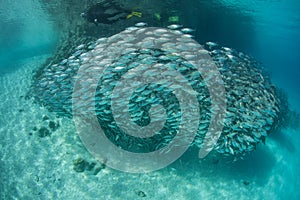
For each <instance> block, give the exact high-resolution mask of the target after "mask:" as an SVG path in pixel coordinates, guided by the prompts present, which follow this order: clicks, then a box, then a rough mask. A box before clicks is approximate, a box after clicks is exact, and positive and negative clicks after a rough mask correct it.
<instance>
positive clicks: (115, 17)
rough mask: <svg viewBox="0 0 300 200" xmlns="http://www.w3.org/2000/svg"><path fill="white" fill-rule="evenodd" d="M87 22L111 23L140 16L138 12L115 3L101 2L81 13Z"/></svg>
mask: <svg viewBox="0 0 300 200" xmlns="http://www.w3.org/2000/svg"><path fill="white" fill-rule="evenodd" d="M81 16H82V17H84V18H85V19H86V20H87V21H88V22H92V23H94V24H96V25H97V24H99V23H102V24H112V23H114V22H117V21H119V20H122V19H129V18H131V17H133V16H136V17H141V16H142V13H140V12H131V11H128V10H126V9H124V8H121V7H120V6H119V5H117V4H116V3H112V2H102V3H97V4H95V5H93V6H91V7H90V8H89V9H88V10H87V11H86V12H84V13H81Z"/></svg>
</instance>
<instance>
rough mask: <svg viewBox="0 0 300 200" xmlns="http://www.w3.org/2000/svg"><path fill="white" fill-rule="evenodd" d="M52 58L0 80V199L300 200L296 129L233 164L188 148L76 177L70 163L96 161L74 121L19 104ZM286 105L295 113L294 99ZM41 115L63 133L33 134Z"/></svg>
mask: <svg viewBox="0 0 300 200" xmlns="http://www.w3.org/2000/svg"><path fill="white" fill-rule="evenodd" d="M9 2H12V1H9ZM23 10H24V11H26V9H23ZM35 26H36V27H35V29H34V30H38V29H39V27H37V24H35ZM31 45H32V44H31ZM49 56H51V55H48V54H43V55H40V56H35V57H32V56H30V57H27V58H24V59H19V60H18V61H16V62H15V63H14V65H16V66H15V67H14V69H15V70H12V71H11V72H9V73H5V74H1V76H0V102H1V104H0V199H5V200H6V199H22V200H23V199H64V200H66V199H87V200H89V199H91V200H92V199H100V200H102V199H103V200H104V199H105V200H109V199H113V200H117V199H122V200H124V199H129V200H131V199H153V200H156V199H160V200H164V199H173V200H175V199H176V200H181V199H182V200H188V199H251V200H252V199H272V200H276V199H289V200H293V199H295V200H297V199H300V192H299V190H298V188H300V179H299V177H300V170H299V166H300V156H299V155H300V154H299V153H300V137H299V130H282V131H281V132H279V133H274V134H272V135H271V136H270V137H269V138H268V139H267V141H266V145H262V144H260V145H259V146H258V149H257V150H256V151H254V152H253V153H251V154H250V155H248V156H247V157H245V158H244V160H240V161H237V162H235V163H228V162H226V161H222V160H221V161H219V162H218V163H216V162H215V160H214V158H213V157H212V156H208V157H207V158H206V159H204V160H199V159H198V158H197V149H193V150H190V151H188V152H187V153H186V154H185V155H184V156H183V157H182V158H181V159H180V160H178V161H176V162H175V163H173V164H172V165H170V166H168V167H167V168H164V169H162V170H159V171H155V172H151V173H147V174H129V173H124V172H119V171H116V170H113V169H109V168H108V167H106V168H105V169H102V170H101V171H100V172H99V173H97V175H94V174H93V172H89V171H84V172H82V173H78V172H76V171H74V170H73V161H74V160H75V159H77V158H79V157H80V158H83V159H85V160H87V161H88V162H93V161H95V160H94V159H93V157H92V156H91V155H90V154H89V153H88V152H87V151H86V149H85V148H84V147H83V145H82V143H81V141H80V139H79V137H78V135H77V134H76V130H75V126H74V124H73V121H72V120H71V119H68V118H56V117H55V114H54V113H49V112H48V110H46V109H45V108H44V107H42V106H40V105H38V104H36V103H33V100H32V99H25V98H24V96H25V95H26V92H27V91H28V88H29V86H30V84H31V80H32V75H33V71H34V70H35V69H37V68H39V67H40V66H41V65H42V64H43V63H44V62H45V59H46V58H47V57H49ZM276 81H277V82H278V81H279V80H278V79H277V80H276ZM287 92H288V93H290V94H291V95H293V94H295V91H287ZM291 103H292V107H293V108H296V109H298V111H300V108H299V103H298V102H297V99H293V101H291ZM45 115H47V116H48V117H50V119H49V120H52V121H55V122H58V123H59V124H60V127H59V128H58V129H57V130H56V131H54V132H52V134H51V135H50V136H47V137H44V138H41V137H39V136H38V135H37V133H36V132H34V131H32V129H33V128H34V127H37V128H40V127H42V126H47V123H48V121H43V119H42V118H43V116H45ZM30 133H32V135H30ZM99 165H100V164H99V163H98V164H97V165H96V167H99ZM245 182H247V183H249V184H248V185H245V184H244V183H245ZM139 191H142V192H144V194H145V195H146V196H145V197H141V196H139V195H138V192H139Z"/></svg>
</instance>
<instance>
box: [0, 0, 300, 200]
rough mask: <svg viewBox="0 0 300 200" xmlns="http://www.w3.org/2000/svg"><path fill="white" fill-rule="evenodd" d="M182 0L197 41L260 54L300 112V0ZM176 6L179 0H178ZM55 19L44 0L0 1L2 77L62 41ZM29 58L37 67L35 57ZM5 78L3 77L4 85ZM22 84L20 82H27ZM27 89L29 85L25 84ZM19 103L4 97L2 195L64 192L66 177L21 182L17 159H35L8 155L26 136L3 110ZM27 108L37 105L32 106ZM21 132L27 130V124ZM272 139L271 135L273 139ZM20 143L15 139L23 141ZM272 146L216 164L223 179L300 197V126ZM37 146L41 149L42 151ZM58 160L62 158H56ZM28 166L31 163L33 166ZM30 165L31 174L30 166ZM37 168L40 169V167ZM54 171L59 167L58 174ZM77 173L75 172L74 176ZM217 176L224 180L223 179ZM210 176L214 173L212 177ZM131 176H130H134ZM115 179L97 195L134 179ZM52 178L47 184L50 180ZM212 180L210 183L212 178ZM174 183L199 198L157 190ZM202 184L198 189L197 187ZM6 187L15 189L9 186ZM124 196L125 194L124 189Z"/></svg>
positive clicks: (262, 195) (20, 119) (266, 193)
mask: <svg viewBox="0 0 300 200" xmlns="http://www.w3.org/2000/svg"><path fill="white" fill-rule="evenodd" d="M145 2H147V1H145ZM180 2H181V3H180V4H179V5H180V10H181V11H182V12H183V13H184V14H183V16H182V20H183V24H184V26H185V27H191V28H193V29H195V33H194V35H195V38H196V39H197V41H199V42H200V43H204V42H206V41H214V42H217V43H219V44H221V45H223V46H228V47H230V48H234V49H237V50H239V51H243V52H245V53H247V54H249V55H251V56H253V57H254V58H256V59H257V60H258V61H260V62H261V63H263V65H264V66H265V67H266V68H267V70H268V71H269V72H270V73H271V75H272V81H273V82H274V83H275V84H276V85H277V86H279V87H281V88H283V90H284V91H286V92H287V94H288V97H289V103H290V106H291V108H292V109H294V110H296V111H298V112H300V103H299V102H300V89H299V85H300V78H299V77H300V68H299V67H300V51H299V47H300V1H298V0H253V1H242V0H239V1H233V0H213V1H209V0H197V1H195V0H188V1H180ZM182 2H184V3H182ZM68 4H69V5H72V3H71V2H68ZM174 6H178V5H177V4H176V5H174ZM177 8H178V7H177ZM76 12H78V13H79V14H80V13H81V12H82V10H80V9H78V10H77V11H76ZM58 23H61V22H57V21H53V20H52V18H51V14H49V13H48V10H46V9H45V7H44V6H43V4H42V3H39V1H37V0H27V1H26V2H25V1H24V2H22V3H20V2H16V1H13V0H1V1H0V27H1V29H0V77H1V78H2V79H1V80H2V81H1V83H4V82H7V83H9V82H10V81H7V80H9V79H10V77H14V74H15V73H18V71H20V70H22V68H24V66H25V65H24V62H25V61H26V62H30V59H32V60H35V59H36V57H37V56H43V55H44V56H47V55H51V53H53V51H54V49H55V46H56V45H57V44H58V42H59V41H58V35H59V33H60V30H59V28H58V26H56V24H58ZM23 61H24V62H23ZM32 66H33V67H36V66H35V65H34V64H33V65H32ZM29 75H30V74H29ZM22 78H24V77H22ZM25 78H28V80H29V81H30V79H31V78H30V77H25ZM17 82H18V81H17ZM19 82H21V83H23V82H26V81H24V80H22V79H21V78H20V80H19ZM25 85H26V84H25ZM8 86H9V85H8ZM8 86H7V85H5V87H8ZM27 86H28V85H27ZM1 87H2V86H1ZM20 87H21V88H22V85H21V86H20ZM12 88H13V86H12ZM2 89H3V91H4V90H5V91H9V89H8V88H2ZM23 89H24V90H26V89H27V88H23ZM17 92H20V91H16V93H15V94H13V95H14V96H20V95H18V94H17ZM20 93H21V92H20ZM22 94H23V93H22ZM13 95H12V96H13ZM1 97H2V96H1ZM3 98H4V100H3V102H6V103H7V102H9V99H10V96H5V97H3ZM11 99H14V97H11ZM22 103H23V102H22V101H20V104H22ZM15 107H17V106H15V105H11V104H9V103H7V104H3V105H1V113H0V128H1V129H0V130H1V132H0V136H1V137H0V139H4V138H6V136H7V135H9V137H7V138H10V139H11V140H8V139H6V140H1V141H0V147H1V148H0V151H1V152H0V156H1V157H0V164H1V166H0V170H1V171H2V173H1V176H0V178H1V180H0V184H1V186H0V198H3V199H35V198H39V199H53V198H54V197H55V198H58V199H60V198H61V199H65V198H66V195H63V194H64V193H63V191H62V190H63V187H64V186H63V185H62V184H61V185H57V186H53V185H51V184H50V185H47V184H42V183H41V182H40V183H38V184H41V185H40V186H41V187H45V188H44V189H45V190H48V193H47V195H48V196H47V195H45V196H39V195H40V194H39V191H38V189H36V188H38V187H33V186H32V188H33V189H32V188H31V186H30V182H23V183H22V177H25V176H22V173H21V171H20V168H18V166H19V167H26V166H27V165H28V166H29V165H30V164H31V163H30V162H29V159H28V160H26V159H25V158H26V156H23V157H25V158H24V163H25V164H24V165H22V164H19V163H22V158H23V157H21V158H18V157H17V156H11V155H10V154H16V152H17V151H15V149H14V148H13V146H14V145H15V144H18V143H19V141H23V140H25V139H26V138H23V139H19V138H18V137H17V135H18V134H17V133H14V132H16V130H17V129H15V128H14V125H13V124H10V123H9V122H8V121H7V120H6V113H10V112H9V111H12V112H13V111H14V110H15V109H16V108H15ZM41 110H42V109H41ZM29 111H30V112H33V111H32V110H30V109H29ZM16 112H17V114H15V115H14V118H16V119H14V122H15V123H19V125H17V127H22V128H24V130H25V131H24V133H25V132H28V131H27V130H29V129H31V127H32V126H31V125H30V124H31V123H35V121H33V122H32V121H30V120H31V119H30V118H31V117H30V116H31V114H30V113H29V114H26V115H25V114H24V115H22V114H18V111H16ZM45 112H46V111H45ZM32 116H35V117H36V118H39V117H41V116H40V115H38V114H33V113H32ZM24 117H25V118H24ZM35 117H33V118H35ZM28 122H30V123H28ZM26 126H28V128H27V127H26ZM66 129H67V128H66ZM66 131H67V130H66ZM19 132H20V133H21V135H22V131H19ZM13 135H15V137H12V136H13ZM57 140H58V139H57ZM25 141H26V140H25ZM29 141H30V140H29ZM71 141H72V140H71ZM74 141H76V140H74ZM268 141H270V142H269V143H268ZM10 142H11V143H10ZM77 142H78V141H77ZM45 145H46V144H45ZM47 145H48V147H49V146H50V145H51V144H48V143H47ZM47 145H46V146H47ZM16 146H17V147H18V145H16ZM267 146H268V147H270V148H267V147H266V146H264V145H261V146H259V148H258V150H256V151H254V152H253V153H252V154H251V155H249V156H248V157H246V158H245V160H243V161H238V162H236V163H234V164H229V165H228V166H227V167H226V166H225V167H224V169H223V172H224V174H226V175H224V174H222V173H221V172H220V171H216V173H215V175H219V176H220V177H222V180H223V179H226V178H227V179H229V180H230V181H232V180H235V179H239V178H241V177H242V178H241V179H244V178H245V177H247V178H248V179H249V180H251V179H252V178H253V179H254V177H255V180H256V183H257V185H258V186H261V188H259V187H258V188H257V190H256V189H255V188H251V190H250V189H249V191H251V192H253V193H256V194H257V195H255V197H256V198H257V197H259V198H258V199H295V200H296V199H300V193H299V190H298V188H299V187H300V182H299V177H300V171H299V167H300V165H299V164H300V159H299V153H300V134H299V130H289V129H288V130H282V131H281V132H280V133H276V134H274V135H271V136H270V140H267ZM17 147H16V149H17ZM18 148H19V147H18ZM27 148H29V150H28V149H27V150H28V153H29V152H34V153H33V155H32V156H31V157H33V158H35V157H37V158H43V156H45V157H47V152H43V151H42V150H35V149H34V150H32V149H30V148H31V147H30V145H29V147H27ZM12 149H13V150H12ZM19 151H21V152H25V151H24V150H22V148H21V150H20V149H19ZM74 152H75V153H76V150H74ZM74 152H73V153H74ZM39 154H40V155H43V156H41V157H39ZM82 154H84V153H82ZM28 157H30V156H28ZM187 158H188V156H186V157H184V158H183V160H185V159H187ZM58 160H60V161H57V162H58V163H60V162H64V159H63V157H62V156H61V157H60V159H58ZM40 163H42V162H40ZM177 165H180V164H179V163H177V164H176V163H175V166H177ZM37 166H38V167H39V168H40V169H41V173H43V172H44V171H43V169H45V168H47V167H49V166H52V167H53V165H51V162H50V161H49V162H48V161H47V162H45V163H44V164H42V165H37ZM57 166H59V165H58V164H57ZM54 167H55V165H54ZM28 169H31V168H29V167H28ZM14 170H15V172H14ZM68 170H71V171H72V169H71V167H69V169H67V170H66V169H60V170H59V171H60V172H61V174H64V172H65V171H68ZM193 170H195V169H193ZM8 171H10V172H11V173H12V174H14V175H15V177H8V176H7V173H6V172H8ZM204 171H205V172H207V175H205V176H202V177H201V178H203V177H204V178H205V180H206V179H208V180H209V179H210V175H209V172H210V173H211V171H209V170H208V169H207V170H204ZM47 172H48V173H49V174H51V169H48V170H47ZM56 172H57V171H55V172H54V171H53V173H52V175H53V174H55V173H56ZM26 173H29V174H30V173H31V171H30V170H29V171H27V172H26ZM32 173H33V172H32ZM191 174H193V172H190V174H189V172H186V171H185V172H179V173H178V176H180V177H181V179H183V180H185V179H187V182H189V181H188V180H189V179H191V180H192V178H193V175H191ZM274 174H280V175H281V177H280V180H278V179H276V180H275V178H274V180H273V179H272V178H270V177H273V176H272V175H274ZM52 175H48V176H47V177H51V178H52V177H53V176H54V175H53V176H52ZM202 175H203V174H202ZM33 176H34V175H33ZM39 176H40V177H42V175H39ZM56 176H58V175H57V174H56ZM103 176H104V175H103ZM112 176H114V178H112V179H111V180H115V181H116V180H117V179H118V180H120V181H124V182H125V181H127V180H128V179H129V180H131V179H132V180H133V179H135V178H136V179H138V178H137V177H134V176H133V177H129V178H128V177H127V178H124V177H123V175H122V174H119V173H115V172H114V173H113V175H112ZM211 176H213V175H211ZM121 177H122V178H121ZM125 177H126V176H125ZM150 177H151V175H150ZM232 177H233V178H232ZM51 178H48V179H47V180H50V179H51ZM72 178H73V179H74V180H73V181H72ZM194 178H195V177H194ZM12 179H14V180H12ZM24 179H25V178H24ZM32 179H36V176H34V178H32ZM68 179H70V180H71V181H72V182H76V181H79V182H78V184H86V183H89V182H84V181H83V180H87V179H88V178H86V177H80V178H78V177H76V175H74V177H68ZM79 179H80V180H79ZM91 179H93V177H91ZM145 179H147V178H145ZM18 180H20V182H21V184H27V183H28V184H29V186H28V187H21V186H20V185H21V184H17V183H15V184H12V183H13V182H17V181H18ZM51 180H52V179H51ZM93 180H94V179H93ZM99 180H100V181H101V179H98V180H97V181H99ZM147 180H148V179H147ZM150 180H151V178H150V179H149V180H148V182H147V183H145V188H147V187H148V188H152V187H154V188H155V185H153V184H158V183H159V179H157V180H156V182H155V181H153V180H152V181H150ZM175 180H176V179H175ZM201 180H203V179H201ZM81 181H82V182H81ZM164 181H166V179H164ZM218 181H220V180H219V179H218ZM230 181H228V180H227V181H226V180H224V184H225V183H226V184H227V183H228V184H230ZM166 182H167V181H166ZM212 182H213V180H212V181H211V182H210V183H212ZM8 183H9V184H8ZM267 183H268V184H269V185H268V186H270V188H268V187H264V186H265V185H267ZM38 184H37V185H38ZM128 184H130V181H129V183H128ZM147 184H148V185H147ZM149 184H150V185H149ZM151 184H152V185H151ZM193 184H195V182H193ZM199 184H200V183H199ZM115 185H117V186H114V185H112V186H107V188H106V187H105V186H103V188H104V189H103V191H106V193H105V192H103V196H102V197H100V198H98V199H114V198H113V197H111V196H110V193H114V194H115V195H116V194H118V193H117V192H116V190H117V191H119V192H120V195H124V192H122V190H128V187H129V186H128V187H126V184H124V185H121V186H119V185H118V184H117V183H115ZM141 185H143V183H141ZM220 185H221V186H220ZM220 185H218V186H217V187H216V188H217V189H218V190H219V191H218V192H216V194H221V193H222V191H223V190H224V191H223V193H224V197H225V198H226V199H239V197H241V198H242V199H243V198H244V199H251V194H250V193H247V190H246V191H245V190H244V188H242V186H241V192H240V193H239V191H236V188H235V190H234V191H228V188H227V189H225V187H224V188H223V187H222V184H220ZM48 186H49V188H47V187H48ZM250 186H251V183H250ZM271 186H273V187H271ZM141 187H143V186H141ZM172 187H173V188H172ZM176 187H178V188H179V191H183V192H182V194H185V196H184V195H182V196H180V192H176V190H175V189H174V188H176ZM211 187H212V188H213V186H211ZM112 188H114V189H112ZM180 188H182V189H180ZM275 188H276V189H275ZM268 189H269V190H268ZM58 190H59V191H61V192H60V195H55V194H57V191H58ZM82 190H83V191H81V193H80V194H86V196H87V197H89V199H97V198H96V197H95V196H94V197H93V195H92V194H91V193H92V192H90V191H89V190H87V189H86V190H84V189H82ZM91 190H92V189H91ZM129 190H130V189H129ZM149 190H150V189H149ZM169 190H170V191H173V192H170V193H173V194H177V195H178V199H193V198H194V199H195V198H197V196H193V195H192V194H190V195H189V194H186V193H184V191H187V192H189V191H190V190H189V189H184V187H182V186H178V185H176V184H175V185H168V186H166V188H165V190H162V191H160V190H159V191H156V192H158V193H159V192H164V191H169ZM200 190H201V189H199V191H200ZM2 191H4V192H2ZM8 191H11V193H10V192H8ZM28 191H31V192H32V191H36V193H34V194H32V195H31V194H27V193H28ZM151 191H152V190H151ZM153 191H155V189H153ZM191 191H193V192H194V193H195V192H197V190H196V189H193V190H191ZM1 193H2V194H1ZM146 193H147V192H146ZM125 194H126V193H125ZM201 194H202V193H201ZM212 194H213V192H212V193H210V195H209V196H206V197H205V195H204V196H203V195H202V198H203V199H215V196H213V195H212ZM95 195H96V193H95ZM133 195H135V192H133ZM199 195H200V192H199ZM240 195H242V196H240ZM79 196H80V195H78V196H77V197H79ZM112 196H113V195H112ZM153 196H155V195H153ZM158 196H159V195H158ZM221 196H222V195H221ZM63 197H64V198H63ZM92 197H93V198H92ZM135 197H137V198H141V199H143V197H140V196H135ZM119 198H120V199H122V198H121V197H119ZM124 198H125V199H132V198H131V197H129V196H128V197H127V196H126V197H124ZM147 198H148V199H153V198H151V195H149V194H147V197H145V199H147ZM173 198H174V197H173Z"/></svg>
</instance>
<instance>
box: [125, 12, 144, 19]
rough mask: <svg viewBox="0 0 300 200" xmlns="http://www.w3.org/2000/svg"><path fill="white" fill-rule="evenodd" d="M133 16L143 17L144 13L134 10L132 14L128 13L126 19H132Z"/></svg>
mask: <svg viewBox="0 0 300 200" xmlns="http://www.w3.org/2000/svg"><path fill="white" fill-rule="evenodd" d="M133 16H135V17H142V13H141V12H135V11H132V12H131V13H130V14H128V15H127V17H126V19H130V18H131V17H133Z"/></svg>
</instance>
